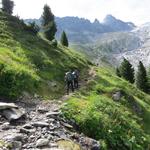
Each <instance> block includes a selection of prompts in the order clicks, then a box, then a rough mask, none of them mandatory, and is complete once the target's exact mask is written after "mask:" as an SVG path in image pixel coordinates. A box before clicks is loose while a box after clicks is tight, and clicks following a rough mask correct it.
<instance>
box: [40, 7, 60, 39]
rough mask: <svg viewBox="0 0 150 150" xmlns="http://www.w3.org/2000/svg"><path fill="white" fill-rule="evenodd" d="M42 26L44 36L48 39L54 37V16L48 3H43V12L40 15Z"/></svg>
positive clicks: (55, 29)
mask: <svg viewBox="0 0 150 150" xmlns="http://www.w3.org/2000/svg"><path fill="white" fill-rule="evenodd" d="M42 26H43V29H44V34H45V37H46V38H47V39H48V40H50V41H52V40H53V39H55V34H56V32H57V28H56V23H55V17H54V15H53V13H52V12H51V9H50V7H49V6H48V5H44V12H43V15H42Z"/></svg>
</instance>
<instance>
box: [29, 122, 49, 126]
mask: <svg viewBox="0 0 150 150" xmlns="http://www.w3.org/2000/svg"><path fill="white" fill-rule="evenodd" d="M31 124H32V126H34V127H48V126H49V124H48V123H46V122H33V123H31Z"/></svg>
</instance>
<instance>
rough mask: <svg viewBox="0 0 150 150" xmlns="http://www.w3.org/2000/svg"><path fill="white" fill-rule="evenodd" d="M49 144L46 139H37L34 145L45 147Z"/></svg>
mask: <svg viewBox="0 0 150 150" xmlns="http://www.w3.org/2000/svg"><path fill="white" fill-rule="evenodd" d="M48 145H49V140H48V139H39V140H37V142H36V147H45V146H48Z"/></svg>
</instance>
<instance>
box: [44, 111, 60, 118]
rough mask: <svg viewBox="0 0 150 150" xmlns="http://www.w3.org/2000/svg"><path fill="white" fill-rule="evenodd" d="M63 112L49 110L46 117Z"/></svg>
mask: <svg viewBox="0 0 150 150" xmlns="http://www.w3.org/2000/svg"><path fill="white" fill-rule="evenodd" d="M60 113H61V112H48V113H46V117H53V116H58V115H59V114H60Z"/></svg>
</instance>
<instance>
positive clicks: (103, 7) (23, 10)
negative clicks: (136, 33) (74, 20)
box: [14, 0, 150, 25]
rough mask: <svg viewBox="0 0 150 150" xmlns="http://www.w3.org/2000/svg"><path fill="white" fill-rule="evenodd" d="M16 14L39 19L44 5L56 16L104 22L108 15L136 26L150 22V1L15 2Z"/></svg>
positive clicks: (72, 0)
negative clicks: (77, 17) (48, 6)
mask: <svg viewBox="0 0 150 150" xmlns="http://www.w3.org/2000/svg"><path fill="white" fill-rule="evenodd" d="M14 2H15V4H16V6H15V11H14V14H15V15H16V14H18V15H19V16H20V17H21V18H39V17H40V16H41V14H42V11H43V10H42V9H43V5H44V4H45V3H47V4H49V5H50V7H51V9H52V11H53V13H54V14H55V16H59V17H63V16H79V17H83V18H87V19H90V20H91V21H93V20H94V19H95V18H97V19H98V20H100V21H102V20H103V18H104V17H105V16H106V15H107V14H112V15H113V16H115V17H116V18H119V19H122V20H124V21H132V22H134V23H135V24H137V25H139V24H143V23H145V22H150V0H14Z"/></svg>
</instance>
